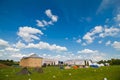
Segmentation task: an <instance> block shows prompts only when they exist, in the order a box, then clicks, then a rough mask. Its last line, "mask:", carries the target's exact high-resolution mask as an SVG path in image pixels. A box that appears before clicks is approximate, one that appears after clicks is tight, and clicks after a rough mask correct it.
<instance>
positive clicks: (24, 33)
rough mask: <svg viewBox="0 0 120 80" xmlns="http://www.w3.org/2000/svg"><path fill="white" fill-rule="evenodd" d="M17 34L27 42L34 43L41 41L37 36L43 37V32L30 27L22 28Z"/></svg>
mask: <svg viewBox="0 0 120 80" xmlns="http://www.w3.org/2000/svg"><path fill="white" fill-rule="evenodd" d="M17 34H18V36H19V37H21V38H22V39H23V40H24V41H26V42H32V41H34V40H39V39H40V38H39V37H38V36H37V35H43V33H42V31H41V30H38V29H36V28H32V27H28V26H24V27H20V28H19V31H18V33H17Z"/></svg>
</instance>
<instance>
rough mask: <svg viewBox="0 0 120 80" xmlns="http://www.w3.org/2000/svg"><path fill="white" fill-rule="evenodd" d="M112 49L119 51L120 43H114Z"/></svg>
mask: <svg viewBox="0 0 120 80" xmlns="http://www.w3.org/2000/svg"><path fill="white" fill-rule="evenodd" d="M112 47H113V48H115V49H117V50H120V42H118V41H114V43H113V44H112Z"/></svg>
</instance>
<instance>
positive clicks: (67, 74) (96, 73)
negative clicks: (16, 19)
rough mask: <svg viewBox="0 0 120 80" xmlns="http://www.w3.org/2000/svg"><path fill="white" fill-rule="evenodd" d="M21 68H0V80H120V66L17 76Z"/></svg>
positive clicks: (48, 68) (45, 71)
mask: <svg viewBox="0 0 120 80" xmlns="http://www.w3.org/2000/svg"><path fill="white" fill-rule="evenodd" d="M20 70H21V68H0V80H104V78H107V80H120V66H106V67H100V68H80V69H76V70H74V69H68V70H65V69H63V70H61V69H59V67H47V68H43V70H44V72H43V73H37V72H33V70H32V69H29V70H30V71H31V72H32V74H30V75H16V73H17V72H19V71H20Z"/></svg>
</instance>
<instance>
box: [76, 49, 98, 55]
mask: <svg viewBox="0 0 120 80" xmlns="http://www.w3.org/2000/svg"><path fill="white" fill-rule="evenodd" d="M78 53H84V54H91V53H92V54H94V53H98V51H97V50H95V51H94V50H90V49H84V50H81V51H78Z"/></svg>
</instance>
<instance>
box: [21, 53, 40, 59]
mask: <svg viewBox="0 0 120 80" xmlns="http://www.w3.org/2000/svg"><path fill="white" fill-rule="evenodd" d="M26 58H42V57H39V56H38V55H37V54H32V55H30V56H29V57H23V59H26Z"/></svg>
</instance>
